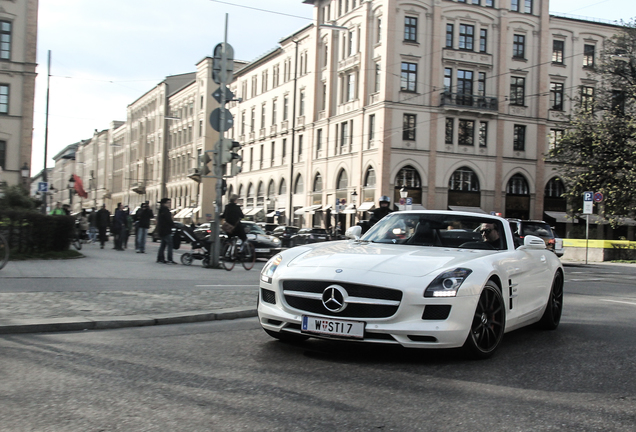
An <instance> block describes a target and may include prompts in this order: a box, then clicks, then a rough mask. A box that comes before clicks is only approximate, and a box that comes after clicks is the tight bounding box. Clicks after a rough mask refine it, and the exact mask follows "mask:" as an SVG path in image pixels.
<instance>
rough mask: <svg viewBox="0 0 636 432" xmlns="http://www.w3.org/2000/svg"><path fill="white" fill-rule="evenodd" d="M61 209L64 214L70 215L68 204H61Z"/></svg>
mask: <svg viewBox="0 0 636 432" xmlns="http://www.w3.org/2000/svg"><path fill="white" fill-rule="evenodd" d="M62 210H63V211H64V214H65V215H66V216H70V215H71V206H70V205H68V204H64V205H63V206H62Z"/></svg>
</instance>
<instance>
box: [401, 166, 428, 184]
mask: <svg viewBox="0 0 636 432" xmlns="http://www.w3.org/2000/svg"><path fill="white" fill-rule="evenodd" d="M395 187H396V188H402V187H406V188H421V187H422V181H421V180H420V175H419V173H418V172H417V170H416V169H415V168H413V167H412V166H410V165H407V166H405V167H404V168H402V169H401V170H400V171H399V172H398V173H397V175H396V176H395Z"/></svg>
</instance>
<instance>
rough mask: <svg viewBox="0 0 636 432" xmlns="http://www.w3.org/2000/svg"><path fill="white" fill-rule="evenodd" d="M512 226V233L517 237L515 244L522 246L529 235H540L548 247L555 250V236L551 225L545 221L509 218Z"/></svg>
mask: <svg viewBox="0 0 636 432" xmlns="http://www.w3.org/2000/svg"><path fill="white" fill-rule="evenodd" d="M508 221H509V222H510V226H511V227H512V233H513V236H514V238H515V244H516V245H518V246H520V245H522V244H523V239H524V237H525V236H527V235H533V236H536V237H539V238H540V239H542V240H543V241H544V242H545V245H546V247H547V248H548V249H549V250H551V251H552V252H555V250H554V246H555V243H556V241H555V238H554V233H553V232H552V228H551V227H550V225H549V224H548V223H546V222H544V221H536V220H521V219H508Z"/></svg>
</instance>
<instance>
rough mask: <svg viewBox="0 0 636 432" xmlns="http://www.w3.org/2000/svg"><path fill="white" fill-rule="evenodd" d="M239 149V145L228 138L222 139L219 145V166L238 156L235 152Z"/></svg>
mask: <svg viewBox="0 0 636 432" xmlns="http://www.w3.org/2000/svg"><path fill="white" fill-rule="evenodd" d="M240 148H241V145H240V144H239V143H238V142H237V141H232V140H231V139H229V138H223V140H222V144H221V158H220V160H221V165H225V164H228V163H230V162H232V160H233V159H235V158H236V156H238V154H237V153H236V151H237V150H238V149H240ZM239 157H240V156H239Z"/></svg>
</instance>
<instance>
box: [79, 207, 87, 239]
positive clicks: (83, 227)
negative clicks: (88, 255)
mask: <svg viewBox="0 0 636 432" xmlns="http://www.w3.org/2000/svg"><path fill="white" fill-rule="evenodd" d="M77 221H78V227H79V230H80V239H81V240H84V239H86V232H87V231H88V217H87V215H86V209H82V211H81V213H80V214H79V216H78V217H77Z"/></svg>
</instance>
